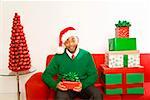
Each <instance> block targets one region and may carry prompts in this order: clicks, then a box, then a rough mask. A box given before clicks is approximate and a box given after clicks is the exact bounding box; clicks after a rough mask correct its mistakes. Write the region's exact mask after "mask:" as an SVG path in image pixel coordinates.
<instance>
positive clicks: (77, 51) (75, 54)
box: [66, 47, 79, 59]
mask: <svg viewBox="0 0 150 100" xmlns="http://www.w3.org/2000/svg"><path fill="white" fill-rule="evenodd" d="M66 53H67V54H68V56H69V57H70V58H71V59H72V53H70V52H69V51H68V50H67V49H66ZM78 53H79V47H77V48H76V51H75V53H74V58H75V57H76V56H77V54H78Z"/></svg>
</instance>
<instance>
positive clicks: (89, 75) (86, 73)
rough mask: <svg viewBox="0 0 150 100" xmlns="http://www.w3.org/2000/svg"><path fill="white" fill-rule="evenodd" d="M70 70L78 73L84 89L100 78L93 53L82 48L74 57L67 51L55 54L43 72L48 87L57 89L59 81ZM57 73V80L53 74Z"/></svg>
mask: <svg viewBox="0 0 150 100" xmlns="http://www.w3.org/2000/svg"><path fill="white" fill-rule="evenodd" d="M68 72H76V73H78V75H79V79H80V81H81V83H82V88H83V89H84V88H86V87H88V86H90V85H93V84H94V83H95V81H96V80H97V78H98V75H97V70H96V67H95V64H94V61H93V58H92V56H91V54H90V53H89V52H87V51H85V50H83V49H80V50H79V53H78V54H77V56H76V57H75V58H74V59H71V58H70V57H69V56H68V54H67V53H66V52H64V53H63V54H55V56H54V57H53V58H52V60H51V62H50V63H49V65H48V67H47V68H46V70H45V71H44V73H43V74H42V79H43V81H44V82H45V83H46V84H47V85H48V87H52V88H53V89H54V90H57V88H56V86H57V83H59V82H60V81H61V79H62V77H63V75H64V74H66V73H68ZM55 75H58V78H57V80H54V79H53V76H55Z"/></svg>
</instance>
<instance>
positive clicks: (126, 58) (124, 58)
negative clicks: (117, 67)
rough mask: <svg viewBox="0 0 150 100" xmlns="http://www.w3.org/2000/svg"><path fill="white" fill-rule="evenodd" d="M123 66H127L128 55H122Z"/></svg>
mask: <svg viewBox="0 0 150 100" xmlns="http://www.w3.org/2000/svg"><path fill="white" fill-rule="evenodd" d="M123 66H124V67H128V55H123Z"/></svg>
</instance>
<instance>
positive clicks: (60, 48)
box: [57, 47, 65, 54]
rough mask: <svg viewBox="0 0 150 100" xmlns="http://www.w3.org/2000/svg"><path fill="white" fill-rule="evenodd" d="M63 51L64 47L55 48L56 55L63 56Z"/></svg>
mask: <svg viewBox="0 0 150 100" xmlns="http://www.w3.org/2000/svg"><path fill="white" fill-rule="evenodd" d="M64 51H65V48H64V47H58V48H57V54H63V53H64Z"/></svg>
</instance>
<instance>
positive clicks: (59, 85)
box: [57, 82, 68, 91]
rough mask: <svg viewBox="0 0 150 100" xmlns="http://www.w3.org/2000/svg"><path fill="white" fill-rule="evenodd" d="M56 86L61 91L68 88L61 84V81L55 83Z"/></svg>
mask: <svg viewBox="0 0 150 100" xmlns="http://www.w3.org/2000/svg"><path fill="white" fill-rule="evenodd" d="M57 88H58V89H59V90H62V91H67V90H68V89H67V88H66V86H64V85H63V83H62V82H59V83H58V84H57Z"/></svg>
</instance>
